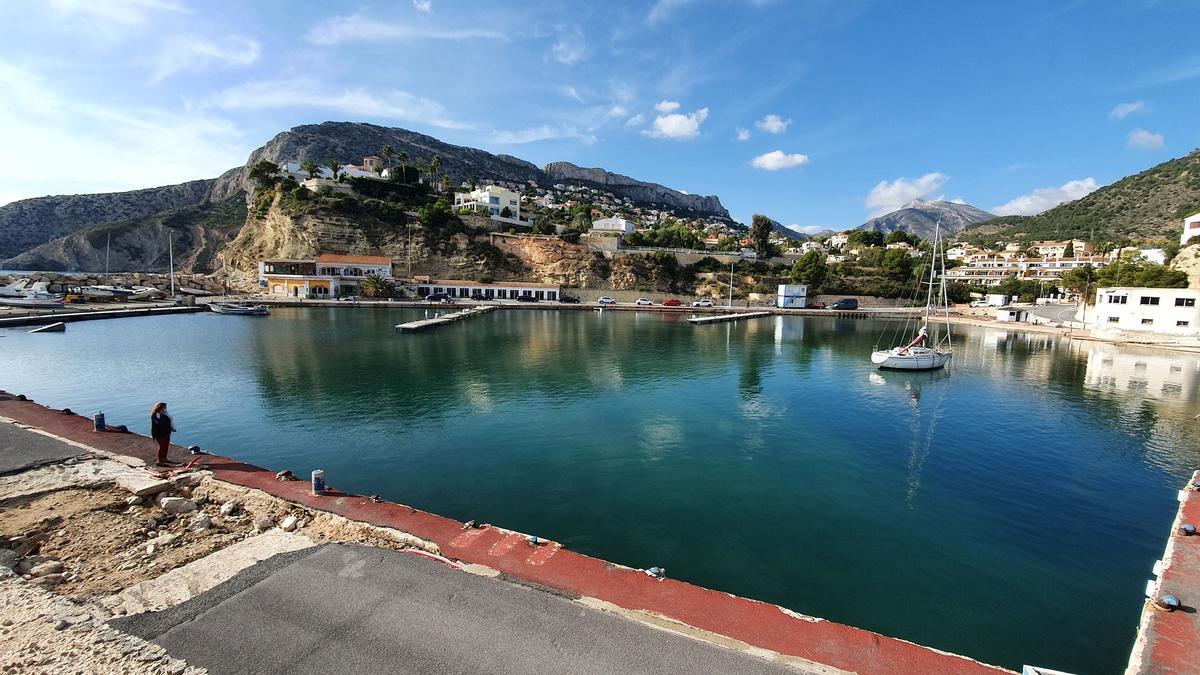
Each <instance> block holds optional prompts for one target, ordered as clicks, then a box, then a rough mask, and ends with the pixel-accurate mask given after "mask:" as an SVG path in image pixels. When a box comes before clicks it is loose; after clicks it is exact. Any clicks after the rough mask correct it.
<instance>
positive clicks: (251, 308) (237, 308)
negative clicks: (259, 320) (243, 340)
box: [208, 302, 271, 316]
mask: <svg viewBox="0 0 1200 675" xmlns="http://www.w3.org/2000/svg"><path fill="white" fill-rule="evenodd" d="M208 307H209V309H211V310H212V311H214V312H216V313H217V314H234V315H237V316H269V315H270V314H271V310H270V309H268V308H267V306H266V305H243V304H240V303H236V302H214V303H212V304H210V305H209V306H208Z"/></svg>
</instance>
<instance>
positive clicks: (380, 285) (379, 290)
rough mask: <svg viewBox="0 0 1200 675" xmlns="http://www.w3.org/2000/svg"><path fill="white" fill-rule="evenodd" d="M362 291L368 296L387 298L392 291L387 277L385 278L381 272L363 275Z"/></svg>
mask: <svg viewBox="0 0 1200 675" xmlns="http://www.w3.org/2000/svg"><path fill="white" fill-rule="evenodd" d="M359 286H360V287H361V288H362V292H363V294H364V295H366V296H367V297H368V298H378V297H384V298H386V297H387V296H388V295H389V294H390V293H391V288H389V285H388V282H387V279H384V278H383V276H382V275H380V274H368V275H367V276H365V277H363V280H362V283H361V284H359Z"/></svg>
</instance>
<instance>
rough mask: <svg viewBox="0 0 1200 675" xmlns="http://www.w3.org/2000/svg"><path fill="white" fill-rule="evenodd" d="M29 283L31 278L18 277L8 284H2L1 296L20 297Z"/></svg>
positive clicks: (0, 288)
mask: <svg viewBox="0 0 1200 675" xmlns="http://www.w3.org/2000/svg"><path fill="white" fill-rule="evenodd" d="M28 285H29V279H17V280H16V281H14V282H12V283H11V284H8V285H7V286H0V298H19V297H21V294H22V293H24V292H25V287H26V286H28Z"/></svg>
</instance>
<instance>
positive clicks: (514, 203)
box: [454, 185, 521, 223]
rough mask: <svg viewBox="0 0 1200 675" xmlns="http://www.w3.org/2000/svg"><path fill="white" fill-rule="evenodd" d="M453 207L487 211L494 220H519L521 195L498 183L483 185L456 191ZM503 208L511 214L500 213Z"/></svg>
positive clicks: (516, 221) (514, 221)
mask: <svg viewBox="0 0 1200 675" xmlns="http://www.w3.org/2000/svg"><path fill="white" fill-rule="evenodd" d="M454 207H455V208H468V209H471V210H473V211H479V212H483V213H487V214H488V215H490V216H491V217H492V218H493V219H495V220H502V221H505V222H512V223H520V222H521V196H520V195H518V194H517V193H516V192H513V191H512V190H509V189H508V188H503V187H500V186H499V185H484V186H482V187H478V188H476V189H474V190H471V191H470V192H456V193H455V194H454ZM504 209H508V212H509V213H510V214H512V215H510V216H504V215H501V214H502V213H503V212H504Z"/></svg>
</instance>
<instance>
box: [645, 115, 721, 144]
mask: <svg viewBox="0 0 1200 675" xmlns="http://www.w3.org/2000/svg"><path fill="white" fill-rule="evenodd" d="M707 118H708V108H701V109H699V110H697V111H695V112H690V113H687V114H686V115H685V114H683V113H671V114H670V115H659V116H658V117H655V118H654V123H653V124H652V125H651V127H650V128H649V129H647V130H645V131H643V132H642V133H643V134H644V135H646V136H649V137H651V138H669V139H672V140H677V141H684V140H689V139H692V138H695V137H697V136H699V135H700V124H701V123H702V122H704V120H705V119H707Z"/></svg>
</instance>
